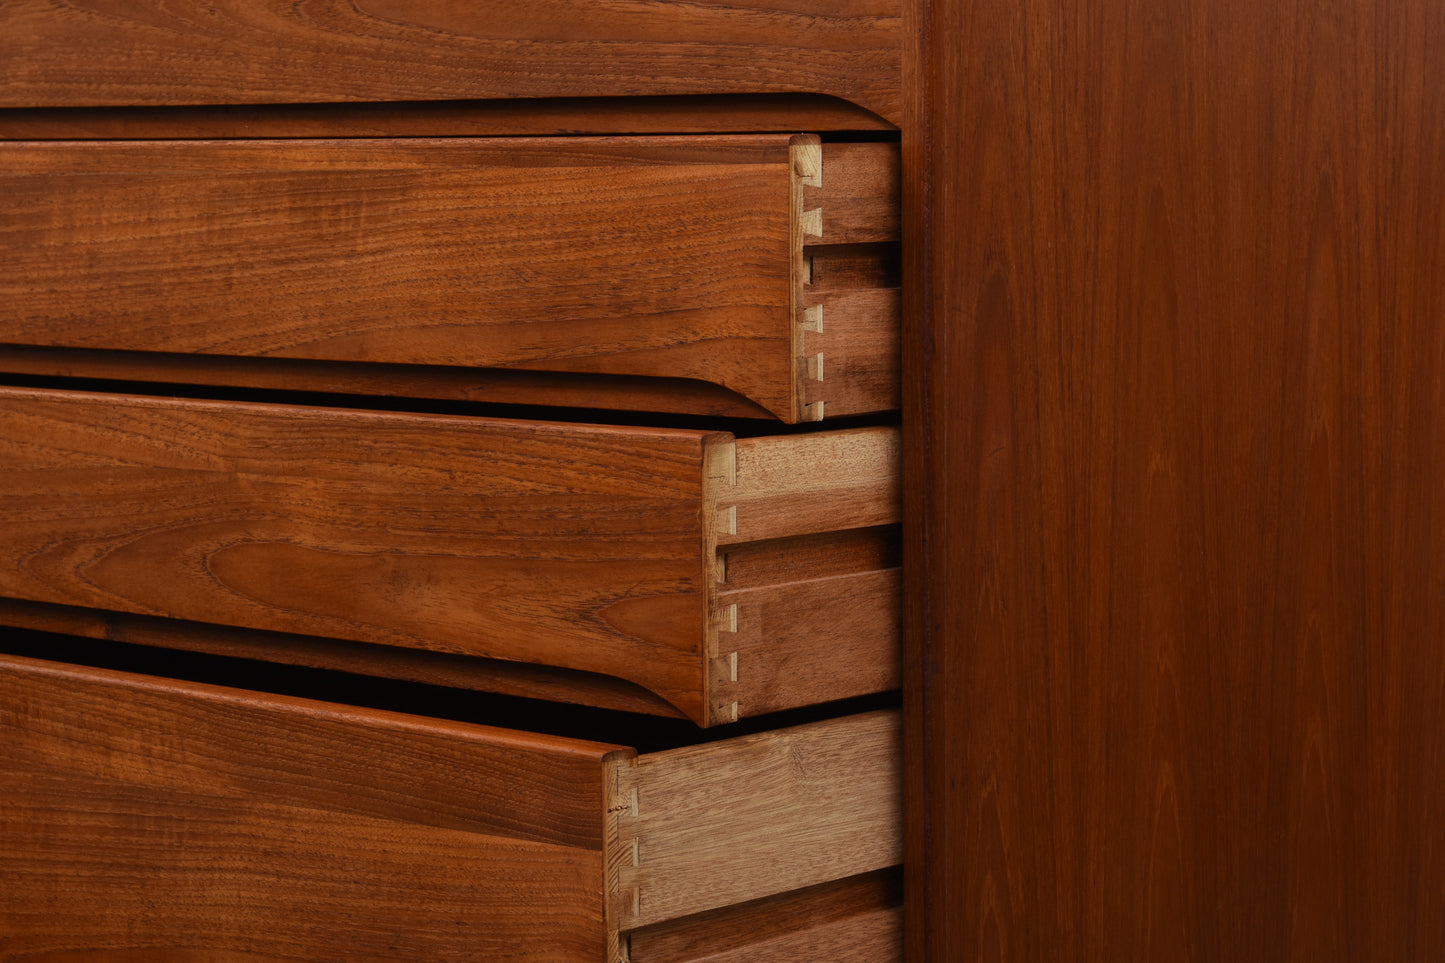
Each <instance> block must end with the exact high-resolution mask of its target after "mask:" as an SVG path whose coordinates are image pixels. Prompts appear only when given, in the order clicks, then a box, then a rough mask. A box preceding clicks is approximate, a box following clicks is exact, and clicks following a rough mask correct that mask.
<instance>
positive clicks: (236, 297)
mask: <svg viewBox="0 0 1445 963" xmlns="http://www.w3.org/2000/svg"><path fill="white" fill-rule="evenodd" d="M898 192H899V186H898V157H897V145H896V144H888V143H828V144H823V143H821V142H820V140H819V138H818V137H816V136H811V135H794V136H789V135H783V134H777V135H735V136H692V137H613V138H606V137H602V138H599V137H591V138H588V137H568V138H496V139H476V138H446V139H442V138H416V139H404V140H369V139H354V140H306V139H297V140H252V141H244V140H237V141H183V140H176V141H125V142H105V141H85V142H42V141H10V142H0V195H3V196H4V197H5V198H6V199H7V200H6V203H7V214H6V218H5V220H4V223H3V225H0V260H3V261H4V263H5V264H6V270H5V272H4V273H3V276H0V370H11V371H29V372H31V373H36V374H49V375H54V374H62V373H65V374H80V375H90V376H101V377H126V378H132V379H136V380H156V379H160V380H170V381H186V382H193V383H207V382H210V383H219V384H238V385H243V386H256V387H264V386H275V385H278V384H283V383H287V382H289V386H292V387H294V386H295V385H296V384H298V383H307V384H310V385H311V386H313V387H315V386H317V385H320V384H326V385H327V386H328V387H329V388H330V389H331V390H341V391H356V392H383V393H396V394H405V393H408V392H421V393H424V394H428V395H432V396H437V395H441V396H449V397H463V398H467V399H470V400H486V401H494V402H520V403H529V404H531V403H541V404H563V405H585V406H590V407H597V406H607V407H618V406H621V407H632V408H644V409H654V410H672V411H680V412H685V413H699V412H702V413H716V414H727V415H736V416H745V417H769V416H772V417H777V418H781V419H782V420H784V421H788V422H794V421H816V420H821V419H823V418H825V417H831V416H837V415H850V414H858V413H863V412H874V411H883V410H889V409H893V408H896V407H897V406H898V392H899V385H898V323H899V311H900V309H899V296H898V289H897V264H896V259H897V241H898V238H899V220H898ZM107 352H126V353H125V354H114V353H107ZM337 362H350V363H353V364H352V365H349V366H339V365H336V364H335V363H337ZM356 362H373V363H376V364H372V365H362V366H359V367H358V366H356V365H355V364H354V363H356ZM483 369H487V370H483ZM559 373H565V374H567V375H570V376H585V377H584V378H583V379H582V380H580V381H579V380H576V379H575V378H573V379H571V380H567V379H563V378H559V377H557V375H558V374H559ZM655 379H667V380H665V381H660V382H659V381H657V380H655Z"/></svg>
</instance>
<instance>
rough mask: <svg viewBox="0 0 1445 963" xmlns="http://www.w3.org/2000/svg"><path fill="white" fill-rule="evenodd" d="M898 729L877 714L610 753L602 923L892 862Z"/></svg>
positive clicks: (897, 838) (632, 924)
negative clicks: (629, 754) (643, 750)
mask: <svg viewBox="0 0 1445 963" xmlns="http://www.w3.org/2000/svg"><path fill="white" fill-rule="evenodd" d="M899 740H900V725H899V716H898V713H897V712H896V711H893V710H882V711H878V712H871V713H865V714H862V715H857V716H849V717H844V718H840V719H830V720H826V721H823V722H817V723H811V724H807V725H803V726H797V727H793V728H790V729H781V730H775V731H770V732H764V733H758V734H755V735H750V736H742V737H738V738H736V739H728V740H723V741H721V742H714V743H707V744H704V745H699V746H690V747H686V748H682V749H674V750H669V751H665V752H658V753H647V754H643V755H640V756H637V757H635V758H631V759H628V758H625V757H623V756H617V757H615V758H613V759H611V760H610V761H609V764H608V765H609V771H608V776H607V778H608V785H609V786H611V787H612V788H611V802H610V803H609V806H608V819H607V825H606V827H605V844H604V846H605V858H606V861H607V866H608V880H607V886H608V896H607V912H608V921H609V930H612V931H614V932H627V931H629V930H632V929H635V928H638V927H641V926H647V925H651V924H654V923H659V922H662V921H665V920H671V919H679V918H682V917H686V916H690V915H693V914H696V913H701V912H705V911H708V910H713V909H718V908H720V907H725V906H732V905H736V904H739V903H744V902H747V901H749V900H754V899H760V898H763V897H768V896H773V895H776V894H779V893H785V892H791V891H794V890H799V889H803V888H805V887H808V886H813V885H817V884H819V883H825V882H830V881H833V880H837V879H843V878H846V877H849V876H855V875H858V874H860V873H867V872H871V871H873V870H877V869H882V868H885V867H889V866H893V865H896V864H898V863H899V862H900V861H901V858H902V840H901V835H902V803H901V798H900V789H899V785H900V773H899V765H900V762H899V760H900V751H899Z"/></svg>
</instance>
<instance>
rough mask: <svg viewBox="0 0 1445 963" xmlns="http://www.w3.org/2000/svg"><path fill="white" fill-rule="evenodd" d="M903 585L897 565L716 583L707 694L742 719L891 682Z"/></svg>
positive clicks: (894, 682)
mask: <svg viewBox="0 0 1445 963" xmlns="http://www.w3.org/2000/svg"><path fill="white" fill-rule="evenodd" d="M720 588H721V587H720ZM902 594H903V592H902V579H901V576H900V573H899V570H898V569H883V570H869V571H864V572H858V573H854V574H849V575H834V576H831V577H827V578H815V579H808V580H804V581H797V582H783V583H781V584H776V585H769V586H767V587H764V588H753V589H740V590H733V591H721V590H720V591H719V592H718V595H717V609H718V613H719V616H720V625H719V631H718V634H717V651H716V652H715V653H714V656H715V659H716V661H715V663H714V665H715V669H714V681H713V684H712V686H711V693H712V696H711V698H712V701H713V703H714V704H715V705H719V706H721V705H728V706H730V707H734V708H730V709H729V713H730V714H731V713H733V712H735V713H736V718H739V719H742V718H746V717H748V716H756V715H762V714H763V713H767V712H778V711H781V710H783V709H792V708H797V707H798V706H803V705H809V704H812V703H814V702H816V701H817V700H818V696H819V694H820V693H825V692H826V693H828V694H829V695H830V696H831V697H832V698H837V699H846V698H850V697H852V696H859V695H868V694H869V693H873V692H887V691H889V690H891V689H897V688H898V687H899V685H900V684H901V682H900V677H899V669H898V654H899V651H900V633H901V629H900V626H901V624H902V613H901V612H900V611H899V603H900V600H901V598H902Z"/></svg>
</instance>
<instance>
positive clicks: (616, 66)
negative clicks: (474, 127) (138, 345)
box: [0, 0, 901, 120]
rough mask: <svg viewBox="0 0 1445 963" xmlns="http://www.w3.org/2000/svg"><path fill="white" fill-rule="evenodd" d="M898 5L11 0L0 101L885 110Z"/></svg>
mask: <svg viewBox="0 0 1445 963" xmlns="http://www.w3.org/2000/svg"><path fill="white" fill-rule="evenodd" d="M899 14H900V7H899V4H898V3H897V2H896V0H858V2H853V3H849V4H846V5H844V6H841V7H840V6H839V5H837V4H834V3H826V2H822V0H804V2H792V3H771V4H770V3H766V2H763V3H759V2H752V0H748V2H737V0H709V2H702V3H690V4H674V3H667V2H662V0H642V2H634V3H627V2H621V0H601V2H598V0H538V2H535V3H529V4H516V3H510V2H486V3H467V4H455V3H447V2H445V0H422V2H418V0H405V2H402V0H364V2H352V3H343V2H340V0H325V2H318V3H311V4H307V5H305V6H302V7H296V6H294V5H293V4H288V3H283V2H281V0H264V2H256V0H244V2H243V0H214V2H211V3H208V4H207V5H206V6H205V7H204V8H201V9H198V10H196V11H194V12H187V11H180V10H174V9H172V8H171V7H169V6H168V5H167V4H165V3H163V2H161V0H140V2H137V0H127V2H124V3H119V2H113V0H88V2H85V3H78V4H66V5H63V6H56V5H54V4H51V3H46V2H43V0H21V2H16V3H11V4H8V5H7V6H6V9H5V19H4V21H3V29H0V64H4V65H5V73H4V74H3V75H0V77H3V87H4V90H5V96H4V100H3V101H0V106H5V107H92V106H107V105H116V106H127V105H146V104H263V103H312V102H336V101H395V100H434V99H435V100H456V99H462V98H475V99H486V98H515V97H558V96H592V97H606V96H629V95H638V94H644V95H657V94H731V93H766V92H779V93H824V94H831V95H834V96H838V97H842V98H843V99H845V100H851V101H854V102H855V103H858V104H861V105H862V106H864V107H867V108H868V109H870V110H872V111H874V112H875V113H877V114H880V115H882V116H883V117H885V118H887V119H889V120H896V119H897V114H898V109H899V106H900V103H901V100H900V93H899V58H900V52H901V51H900V41H901V37H900V35H899V27H900V19H899ZM803 51H806V55H804V54H803Z"/></svg>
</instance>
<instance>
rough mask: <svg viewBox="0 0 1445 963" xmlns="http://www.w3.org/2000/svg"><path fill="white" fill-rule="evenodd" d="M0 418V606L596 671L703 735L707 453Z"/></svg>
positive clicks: (343, 430) (320, 429)
mask: <svg viewBox="0 0 1445 963" xmlns="http://www.w3.org/2000/svg"><path fill="white" fill-rule="evenodd" d="M0 398H3V405H0V426H3V430H0V454H3V459H0V464H3V466H4V468H5V469H6V481H5V483H4V485H3V487H0V506H3V517H4V527H5V530H6V532H7V538H6V540H5V542H4V543H3V548H4V551H5V556H6V562H5V565H4V566H3V567H0V594H4V595H8V596H11V597H15V598H20V599H30V600H33V601H38V602H50V603H56V604H65V605H81V606H86V607H91V608H99V609H112V610H118V611H126V612H133V613H136V614H143V615H155V616H163V617H169V618H180V619H187V620H190V621H197V622H215V623H222V624H229V625H236V626H241V627H246V628H255V629H267V630H275V631H284V632H294V633H300V634H308V635H320V636H330V637H335V638H343V639H352V640H355V641H360V642H373V643H380V644H387V645H400V646H408V647H417V648H424V649H430V650H433V651H440V652H451V653H456V654H464V655H479V656H483V657H487V658H503V659H514V660H520V661H526V662H538V663H542V664H548V665H555V666H560V667H563V668H572V669H581V670H583V671H590V672H599V673H604V674H608V675H614V676H618V677H621V678H627V679H630V680H631V681H633V682H636V683H638V684H641V685H644V686H645V687H646V688H648V689H650V690H652V691H653V692H655V693H657V694H658V695H660V696H662V697H663V698H664V699H667V700H668V701H669V702H672V703H673V704H674V705H677V706H678V708H679V709H681V710H683V711H684V712H687V713H688V714H689V715H692V716H694V717H700V715H701V710H700V703H701V696H700V694H699V689H700V682H699V681H698V677H699V675H700V674H701V653H702V645H703V642H702V636H703V632H704V619H705V614H706V608H705V605H706V602H705V598H706V592H707V591H708V589H707V588H706V587H705V584H704V573H705V571H706V570H710V567H711V566H710V565H707V566H705V561H704V559H705V554H704V552H705V547H704V544H703V539H702V534H701V531H700V527H699V514H700V511H701V507H700V506H701V504H702V494H701V488H702V480H701V471H700V470H701V464H702V447H703V439H704V438H705V437H706V435H705V433H700V432H689V431H667V430H661V429H603V428H589V427H586V426H571V425H552V424H546V423H539V422H514V421H502V420H488V419H471V418H463V417H456V416H441V415H437V416H427V415H400V414H389V413H369V412H358V411H345V410H337V409H319V408H305V407H300V406H294V407H293V406H266V405H254V404H232V403H224V402H206V401H183V400H163V399H151V398H139V397H131V396H108V395H99V394H85V393H75V394H70V393H65V392H55V391H46V390H34V391H31V390H25V389H0Z"/></svg>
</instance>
